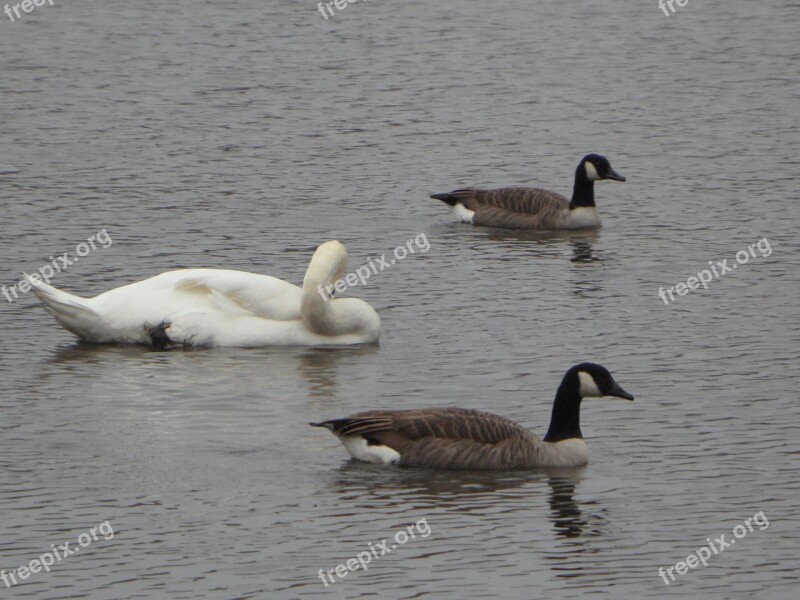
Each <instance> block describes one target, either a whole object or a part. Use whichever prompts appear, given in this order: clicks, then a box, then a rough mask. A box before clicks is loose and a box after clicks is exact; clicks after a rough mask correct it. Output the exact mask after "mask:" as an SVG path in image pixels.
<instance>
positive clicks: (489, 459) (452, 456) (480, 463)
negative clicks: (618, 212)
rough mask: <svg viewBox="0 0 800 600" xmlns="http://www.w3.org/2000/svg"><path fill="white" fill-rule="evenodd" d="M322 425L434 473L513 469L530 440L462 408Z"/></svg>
mask: <svg viewBox="0 0 800 600" xmlns="http://www.w3.org/2000/svg"><path fill="white" fill-rule="evenodd" d="M321 425H324V426H326V427H328V428H329V429H331V430H332V431H333V432H334V433H336V434H338V435H342V436H347V435H361V436H363V437H365V438H366V439H367V440H368V442H370V443H374V444H381V445H385V446H389V447H390V448H392V449H394V450H396V451H397V452H399V453H400V456H401V458H400V464H401V465H403V466H414V467H431V468H439V469H480V468H488V467H491V468H514V467H515V466H518V465H516V464H514V463H515V461H516V460H518V459H519V458H520V457H521V455H522V454H524V453H521V451H520V449H521V448H523V447H524V446H525V445H526V444H528V445H529V443H530V442H529V438H530V437H531V434H530V433H529V432H528V431H527V430H526V429H525V428H523V427H521V426H520V425H517V424H516V423H514V422H513V421H510V420H509V419H506V418H504V417H500V416H497V415H493V414H491V413H486V412H482V411H478V410H467V409H462V408H430V409H420V410H408V411H368V412H363V413H357V414H354V415H352V416H350V417H347V418H346V419H337V420H334V421H327V422H326V423H322V424H321Z"/></svg>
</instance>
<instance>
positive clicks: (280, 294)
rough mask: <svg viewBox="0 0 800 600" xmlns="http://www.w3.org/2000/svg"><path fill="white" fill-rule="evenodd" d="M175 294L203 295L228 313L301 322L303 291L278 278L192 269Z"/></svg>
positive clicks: (177, 287)
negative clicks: (298, 320) (299, 320)
mask: <svg viewBox="0 0 800 600" xmlns="http://www.w3.org/2000/svg"><path fill="white" fill-rule="evenodd" d="M174 285H175V291H176V292H182V293H186V294H200V295H202V296H204V297H205V298H206V299H207V300H208V301H209V302H211V303H212V304H213V305H214V306H216V307H217V308H219V309H220V310H223V311H224V312H226V313H233V314H236V313H239V314H250V315H256V316H259V317H262V318H265V319H273V320H276V321H289V320H293V319H299V318H300V296H301V293H302V292H301V290H300V288H299V287H297V286H296V285H292V284H291V283H288V282H286V281H283V280H281V279H277V278H276V277H270V276H268V275H259V274H256V273H245V272H243V271H229V270H213V269H192V270H191V271H189V272H187V273H186V274H185V275H184V276H183V277H181V278H180V279H178V280H177V281H175V284H174Z"/></svg>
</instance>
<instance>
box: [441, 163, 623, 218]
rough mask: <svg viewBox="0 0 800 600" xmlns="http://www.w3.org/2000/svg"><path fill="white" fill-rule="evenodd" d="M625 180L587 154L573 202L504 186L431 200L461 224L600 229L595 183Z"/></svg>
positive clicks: (577, 177)
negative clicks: (461, 222)
mask: <svg viewBox="0 0 800 600" xmlns="http://www.w3.org/2000/svg"><path fill="white" fill-rule="evenodd" d="M601 179H613V180H614V181H625V178H624V177H623V176H622V175H620V174H619V173H617V172H616V171H615V170H614V169H612V168H611V164H610V163H609V162H608V159H607V158H605V157H604V156H600V155H599V154H587V155H586V156H584V157H583V158H582V159H581V162H580V164H578V168H577V169H575V187H574V188H573V190H572V200H567V199H566V198H565V197H564V196H562V195H561V194H557V193H555V192H548V191H547V190H542V189H539V188H524V187H507V188H499V189H496V190H478V189H474V188H467V189H462V190H455V191H453V192H449V193H446V194H433V195H431V198H434V199H436V200H441V201H442V202H445V203H446V204H448V205H449V206H450V207H451V208H452V210H453V213H454V214H455V215H456V217H458V219H459V220H461V221H463V222H464V223H472V224H473V225H484V226H486V227H498V228H501V229H583V228H593V227H600V217H599V215H598V214H597V209H596V207H595V204H594V182H595V181H599V180H601Z"/></svg>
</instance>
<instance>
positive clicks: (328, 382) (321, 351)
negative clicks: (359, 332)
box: [297, 344, 379, 398]
mask: <svg viewBox="0 0 800 600" xmlns="http://www.w3.org/2000/svg"><path fill="white" fill-rule="evenodd" d="M378 351H379V346H378V345H377V344H370V345H366V346H347V347H342V348H309V349H303V350H302V351H299V354H298V355H297V357H298V359H299V361H298V364H297V372H298V373H299V374H300V376H301V377H303V379H305V380H306V381H307V382H308V385H309V394H310V395H311V396H313V397H315V398H330V397H333V396H334V395H335V393H336V383H337V379H336V375H337V373H336V365H337V364H338V363H339V362H340V361H342V360H344V361H348V360H354V359H356V358H358V357H363V356H367V355H370V354H375V353H377V352H378Z"/></svg>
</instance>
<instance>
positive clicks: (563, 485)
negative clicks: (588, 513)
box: [547, 477, 586, 538]
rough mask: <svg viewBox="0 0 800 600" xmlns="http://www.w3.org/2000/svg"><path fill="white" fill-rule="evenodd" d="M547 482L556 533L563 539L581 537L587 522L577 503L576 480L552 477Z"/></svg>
mask: <svg viewBox="0 0 800 600" xmlns="http://www.w3.org/2000/svg"><path fill="white" fill-rule="evenodd" d="M547 482H548V483H549V484H550V511H551V514H552V518H553V526H554V527H555V529H556V533H557V534H558V535H559V536H561V537H567V538H576V537H580V536H581V534H582V533H583V530H584V527H585V526H586V521H585V520H584V519H583V515H582V513H581V509H580V508H579V507H578V503H577V502H575V480H573V479H570V478H569V477H551V478H550V479H548V480H547Z"/></svg>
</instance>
